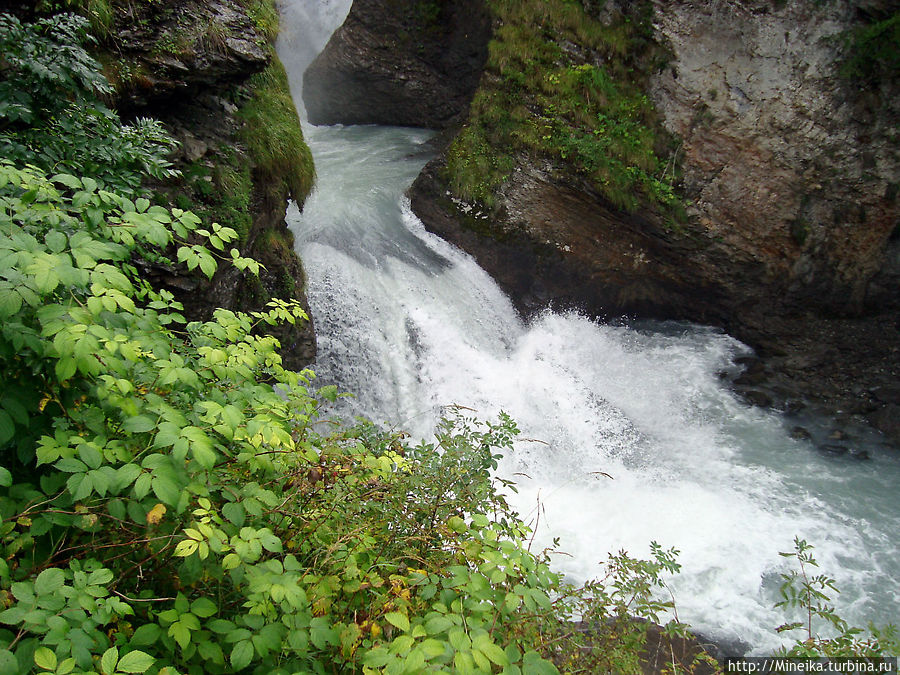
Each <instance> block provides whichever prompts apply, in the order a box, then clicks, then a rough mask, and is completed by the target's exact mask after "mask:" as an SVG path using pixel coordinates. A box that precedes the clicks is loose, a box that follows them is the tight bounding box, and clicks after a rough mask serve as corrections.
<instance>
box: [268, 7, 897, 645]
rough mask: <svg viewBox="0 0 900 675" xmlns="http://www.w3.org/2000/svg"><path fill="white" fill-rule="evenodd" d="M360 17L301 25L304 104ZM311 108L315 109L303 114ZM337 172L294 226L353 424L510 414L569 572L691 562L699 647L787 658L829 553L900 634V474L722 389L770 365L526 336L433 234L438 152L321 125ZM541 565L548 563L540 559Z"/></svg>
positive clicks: (568, 319) (550, 332) (683, 331)
mask: <svg viewBox="0 0 900 675" xmlns="http://www.w3.org/2000/svg"><path fill="white" fill-rule="evenodd" d="M348 9H349V2H348V0H337V1H334V0H330V1H322V2H302V1H301V0H290V1H287V2H285V3H284V5H283V6H282V14H283V18H282V25H283V34H282V37H281V38H280V43H279V53H280V55H281V57H282V61H284V63H285V66H286V67H287V70H288V73H289V75H290V77H291V82H292V90H293V92H294V94H295V96H296V97H299V93H300V91H302V89H301V87H300V86H299V85H300V80H301V78H302V72H303V70H305V68H306V65H308V63H309V62H310V61H311V60H312V58H313V57H314V56H315V54H316V53H317V52H318V51H319V50H320V49H321V48H322V46H323V45H324V43H325V41H326V39H327V36H328V35H329V34H330V32H331V31H332V30H334V28H335V27H336V26H337V25H339V24H340V22H341V21H342V20H343V18H344V16H346V12H347V10H348ZM297 104H298V107H301V102H300V101H299V100H297ZM304 133H305V135H306V138H307V141H308V142H309V144H310V147H311V148H312V151H313V155H314V157H315V162H316V170H317V172H318V181H317V187H316V189H315V191H314V193H313V195H312V196H311V197H310V199H309V200H308V201H307V203H306V206H305V208H304V210H303V213H299V212H298V211H297V209H296V208H295V207H292V209H291V210H290V211H289V216H288V222H289V225H290V227H291V229H292V231H293V232H294V234H295V237H296V241H297V250H298V252H299V254H300V256H301V258H302V260H303V263H304V266H305V268H306V271H307V275H308V294H309V299H310V305H311V308H312V313H313V316H314V320H315V324H316V330H317V336H318V345H319V353H318V357H317V363H316V366H315V370H316V372H317V374H318V378H319V382H320V383H321V384H330V383H333V384H337V385H338V386H339V388H340V389H341V390H343V391H348V392H352V393H353V394H354V395H355V396H354V398H352V399H347V400H346V401H345V402H344V403H343V404H342V407H341V408H340V409H339V410H338V411H337V412H338V413H339V414H342V415H344V416H346V417H347V418H352V416H353V415H365V416H366V417H368V418H370V419H372V420H374V421H375V422H379V423H381V422H383V423H385V424H389V425H391V426H393V427H397V428H400V429H403V430H405V431H408V432H410V433H411V434H413V435H414V436H419V437H423V438H424V437H428V436H429V435H430V433H431V430H432V429H433V428H434V424H435V422H436V420H437V419H439V417H440V415H441V414H442V410H443V409H444V407H445V406H448V405H451V404H457V405H462V406H465V407H467V408H471V409H473V410H475V411H477V414H478V415H479V416H481V417H483V418H491V417H494V416H496V414H497V413H498V412H499V411H501V410H503V411H505V412H507V413H509V414H510V415H511V416H512V417H513V418H514V419H515V420H516V421H517V422H518V424H519V426H520V428H521V429H522V430H523V434H522V435H523V436H524V437H526V438H528V439H533V440H530V441H522V442H520V443H518V444H517V446H516V449H515V452H513V453H511V455H510V456H508V457H506V458H505V459H504V462H503V464H502V465H501V467H500V473H501V474H502V475H503V476H504V477H509V478H512V479H514V480H515V481H516V482H517V484H518V486H519V493H518V494H517V495H513V499H512V502H513V504H514V505H515V506H516V507H517V508H518V509H519V511H520V513H521V514H522V515H523V517H524V518H525V519H526V520H531V521H533V522H534V521H535V518H536V515H537V513H538V509H539V510H540V522H539V527H538V531H537V541H538V544H539V545H542V546H543V545H549V544H550V542H551V541H552V539H553V538H554V537H559V538H560V549H561V551H563V552H565V555H559V556H558V557H557V558H556V559H555V564H556V566H557V568H558V569H560V570H561V571H563V572H564V573H566V574H567V575H569V576H570V577H571V578H572V579H573V580H576V581H584V580H586V579H588V578H592V577H595V576H597V575H598V573H599V571H600V567H599V563H600V562H601V561H603V560H605V559H606V557H607V555H608V553H609V552H615V551H618V550H620V549H625V550H628V551H629V552H630V553H631V554H632V555H634V556H638V557H646V556H647V555H649V548H648V547H649V543H650V542H651V541H657V542H659V543H660V544H661V545H663V546H664V547H675V548H677V549H679V550H680V551H681V554H680V556H679V562H680V563H681V564H682V566H683V571H682V573H681V574H680V575H678V576H677V577H675V578H674V579H672V581H671V583H670V586H671V589H672V592H673V593H674V596H675V600H676V603H677V605H678V608H679V616H680V618H681V619H682V620H685V621H687V622H689V623H690V624H692V625H693V626H694V627H695V628H696V629H697V630H699V631H701V632H703V633H705V634H707V635H709V636H711V637H714V638H719V639H722V640H726V641H743V642H745V643H747V644H748V645H749V646H750V647H751V648H752V649H753V650H754V651H756V652H769V651H771V650H772V649H773V648H774V647H777V646H778V645H780V644H781V642H782V640H783V638H782V637H780V636H778V635H776V634H775V632H774V628H775V627H776V626H778V625H780V624H781V623H784V622H785V620H786V617H785V615H784V614H783V613H782V612H781V611H780V610H775V609H773V604H774V603H775V602H776V601H777V600H778V599H779V597H778V587H779V585H780V583H781V578H780V573H781V572H783V571H785V570H786V569H787V565H788V562H787V561H786V560H785V559H784V558H782V557H781V556H779V552H780V551H790V550H792V548H793V539H794V536H795V535H796V536H800V537H802V538H805V539H807V540H808V541H809V542H811V543H813V544H814V545H815V546H816V550H815V552H814V553H815V554H816V557H817V559H818V560H819V563H820V567H821V570H822V571H825V572H826V573H828V574H829V575H831V576H833V577H835V578H836V579H837V582H838V586H839V588H840V589H841V591H842V593H841V595H840V596H839V597H838V598H837V599H836V604H837V607H838V610H839V613H840V614H841V615H842V616H844V617H845V618H846V619H848V620H849V621H851V623H855V624H856V625H862V626H864V625H865V624H866V623H867V622H868V621H870V620H871V621H874V622H875V623H876V624H885V623H888V622H897V620H898V618H900V617H898V616H897V610H896V608H897V607H898V606H900V590H898V586H897V580H898V579H900V555H898V553H900V551H898V541H897V537H896V533H897V532H898V531H900V500H897V499H896V485H897V483H898V481H900V458H898V457H896V456H895V454H891V453H889V452H886V451H884V450H883V449H881V448H878V447H871V448H868V451H869V453H870V455H871V457H872V458H871V460H869V461H857V460H854V459H850V458H845V457H829V456H825V455H822V454H820V453H818V452H817V451H816V450H815V449H814V447H813V446H812V445H811V444H809V443H808V442H805V441H802V440H794V439H792V438H791V437H790V435H789V433H788V432H787V430H786V427H785V423H784V420H782V419H781V418H780V417H779V416H778V415H777V414H775V413H772V412H768V411H764V410H760V409H756V408H753V407H750V406H748V405H746V404H745V403H743V402H741V401H740V400H739V399H737V398H736V397H735V396H734V394H733V393H732V392H731V391H730V390H729V388H728V387H727V383H726V382H725V381H724V380H723V378H722V377H721V375H720V374H721V373H723V372H732V373H733V372H736V371H737V370H738V367H737V366H735V359H736V358H738V357H740V356H741V355H746V354H747V353H748V352H749V350H748V349H747V348H746V347H745V346H744V345H742V344H740V343H739V342H737V341H735V340H733V339H731V338H730V337H728V336H727V335H724V334H723V333H721V332H719V331H717V330H714V329H710V328H704V327H699V326H694V325H690V324H686V323H665V324H646V325H634V324H632V325H624V324H623V325H604V324H600V323H597V322H594V321H592V320H590V319H588V318H585V317H583V316H580V315H578V314H577V313H553V312H547V313H544V314H543V315H540V316H538V317H535V318H533V319H532V320H530V321H528V322H523V321H522V320H521V319H520V318H519V317H518V316H517V314H516V312H515V310H514V308H513V306H512V304H511V302H510V301H509V299H508V298H506V297H505V296H504V294H503V293H502V291H501V290H500V289H499V288H498V287H497V286H496V284H495V283H494V282H493V281H492V280H491V278H490V277H489V276H488V275H487V274H486V273H485V272H484V271H483V270H481V269H480V268H479V267H478V266H477V265H476V264H475V262H474V261H473V260H472V259H471V258H470V257H469V256H468V255H466V254H465V253H463V252H461V251H459V250H458V249H456V248H455V247H453V246H451V245H450V244H448V243H446V242H444V241H443V240H441V239H440V238H438V237H436V236H434V235H432V234H430V233H428V232H426V231H425V230H424V228H423V227H422V225H421V223H420V222H419V221H418V219H417V218H416V217H415V215H414V214H412V212H411V211H410V208H409V204H408V201H407V200H406V199H405V197H404V196H403V195H404V192H405V190H406V189H407V188H408V186H409V184H410V183H411V182H412V180H413V179H414V178H415V176H416V174H417V173H418V171H419V170H420V169H421V167H422V166H423V165H424V163H425V162H426V161H427V160H428V159H429V157H430V149H429V146H428V144H427V141H428V139H429V138H430V132H426V131H422V130H414V129H399V128H384V127H340V126H337V127H312V126H309V125H306V124H305V125H304ZM538 544H536V545H538Z"/></svg>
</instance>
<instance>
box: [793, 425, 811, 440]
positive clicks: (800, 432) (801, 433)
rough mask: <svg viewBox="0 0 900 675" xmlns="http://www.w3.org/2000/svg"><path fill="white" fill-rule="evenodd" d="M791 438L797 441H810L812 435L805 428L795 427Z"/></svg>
mask: <svg viewBox="0 0 900 675" xmlns="http://www.w3.org/2000/svg"><path fill="white" fill-rule="evenodd" d="M791 438H793V439H794V440H797V441H808V440H809V439H810V438H812V434H810V433H809V431H808V430H807V429H805V428H804V427H799V426H798V427H793V428H792V429H791Z"/></svg>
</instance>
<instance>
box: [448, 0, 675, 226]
mask: <svg viewBox="0 0 900 675" xmlns="http://www.w3.org/2000/svg"><path fill="white" fill-rule="evenodd" d="M489 6H490V8H491V10H492V11H493V13H494V15H495V31H494V38H493V40H492V41H491V43H490V45H489V56H488V63H487V66H486V75H485V77H484V79H483V80H482V84H481V87H480V89H479V91H478V92H477V94H476V95H475V97H474V99H473V101H472V105H471V109H470V117H469V121H468V123H467V125H466V126H465V127H464V129H463V130H462V132H461V133H460V135H459V136H458V137H457V139H456V140H455V141H454V143H453V144H452V145H451V147H450V150H449V153H448V163H447V174H446V175H447V178H448V180H449V183H450V186H451V189H452V191H453V192H454V193H455V194H456V195H457V196H458V197H460V198H462V199H465V200H467V201H479V202H482V203H484V204H486V205H488V206H492V205H493V204H494V203H495V201H496V193H497V190H498V189H499V187H500V186H501V185H502V184H503V183H504V182H505V181H506V180H507V178H508V177H509V175H510V173H511V171H512V170H513V168H514V167H515V166H516V164H517V161H518V158H519V157H520V156H523V155H524V156H526V157H528V158H529V160H535V159H537V160H541V159H544V160H548V161H550V162H551V163H552V164H553V165H554V166H557V167H565V169H567V170H571V169H574V170H575V172H576V173H578V174H579V175H582V176H584V177H585V178H586V179H587V180H588V181H589V183H590V184H591V185H592V186H593V187H594V188H595V189H596V190H597V191H598V192H600V193H601V194H603V195H604V196H605V197H606V198H607V199H608V200H609V201H611V202H612V203H613V204H614V205H615V206H617V207H619V208H622V209H625V210H629V211H633V210H636V209H637V208H638V207H639V206H641V205H645V204H649V205H651V206H655V207H658V208H661V209H663V210H665V211H667V212H669V213H673V212H677V211H679V210H680V205H679V199H678V197H677V196H676V193H675V190H674V183H675V181H676V180H677V167H676V166H675V162H674V160H673V161H667V160H666V159H664V157H665V156H666V155H667V154H668V153H669V152H670V150H671V149H670V148H669V147H668V139H667V138H666V136H665V134H664V133H662V131H661V129H660V128H659V125H658V124H657V122H656V113H655V110H654V108H653V105H652V103H651V102H650V100H649V99H648V98H647V96H646V95H645V94H644V93H643V90H644V85H645V83H646V80H647V77H648V75H649V73H650V72H652V71H653V70H654V69H657V68H659V67H660V66H661V65H662V64H663V63H664V59H665V54H664V52H663V50H662V49H661V48H659V47H658V46H657V45H655V44H654V43H653V41H652V39H651V37H652V27H651V25H652V24H651V19H652V10H650V9H649V8H648V7H649V5H648V6H647V7H645V8H643V9H635V10H633V11H631V13H630V15H629V16H617V17H614V20H613V21H612V22H611V23H604V22H602V21H600V20H599V19H598V18H596V17H594V16H591V15H590V14H588V13H587V12H586V11H585V9H584V8H583V7H582V5H581V3H577V2H570V1H566V0H540V1H538V0H524V1H523V0H491V2H490V3H489Z"/></svg>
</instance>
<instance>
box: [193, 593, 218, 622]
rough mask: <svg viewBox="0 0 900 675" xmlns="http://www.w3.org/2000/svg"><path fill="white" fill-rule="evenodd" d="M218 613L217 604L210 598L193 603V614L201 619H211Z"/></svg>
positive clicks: (198, 599) (199, 599)
mask: <svg viewBox="0 0 900 675" xmlns="http://www.w3.org/2000/svg"><path fill="white" fill-rule="evenodd" d="M218 611H219V608H218V607H217V606H216V603H214V602H213V601H212V600H210V599H209V598H197V599H196V600H194V602H192V603H191V612H192V613H193V614H194V615H196V616H199V617H200V618H201V619H206V618H209V617H211V616H212V615H213V614H215V613H216V612H218Z"/></svg>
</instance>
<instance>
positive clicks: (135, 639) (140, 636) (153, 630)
mask: <svg viewBox="0 0 900 675" xmlns="http://www.w3.org/2000/svg"><path fill="white" fill-rule="evenodd" d="M161 634H162V631H161V630H160V628H159V626H158V625H156V624H155V623H145V624H144V625H143V626H139V627H138V628H137V630H135V631H134V635H132V636H131V640H130V643H131V644H132V645H135V646H138V647H149V646H150V645H152V644H155V643H156V641H157V640H158V639H159V636H160V635H161ZM126 656H127V654H126Z"/></svg>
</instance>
